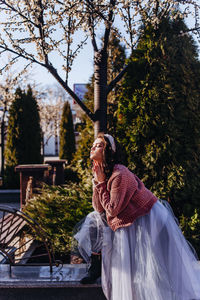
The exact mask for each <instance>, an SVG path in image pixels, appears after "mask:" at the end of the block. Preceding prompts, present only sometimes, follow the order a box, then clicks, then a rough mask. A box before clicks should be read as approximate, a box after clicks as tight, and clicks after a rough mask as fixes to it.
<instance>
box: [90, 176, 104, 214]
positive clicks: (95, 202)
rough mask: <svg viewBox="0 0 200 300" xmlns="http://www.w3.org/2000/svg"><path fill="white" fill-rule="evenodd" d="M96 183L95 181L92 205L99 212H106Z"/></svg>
mask: <svg viewBox="0 0 200 300" xmlns="http://www.w3.org/2000/svg"><path fill="white" fill-rule="evenodd" d="M96 186H97V185H96V184H95V183H94V181H93V195H92V206H93V208H94V210H96V211H98V212H99V213H102V212H104V208H103V206H102V205H101V202H100V199H99V193H98V190H97V189H96Z"/></svg>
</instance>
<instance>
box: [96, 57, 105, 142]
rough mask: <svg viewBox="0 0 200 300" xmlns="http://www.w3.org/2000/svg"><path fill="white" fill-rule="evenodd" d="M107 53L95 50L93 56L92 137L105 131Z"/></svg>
mask: <svg viewBox="0 0 200 300" xmlns="http://www.w3.org/2000/svg"><path fill="white" fill-rule="evenodd" d="M106 88H107V53H106V51H101V52H96V53H95V56H94V115H95V122H94V137H95V138H96V137H97V134H98V133H99V132H106V131H107V93H106Z"/></svg>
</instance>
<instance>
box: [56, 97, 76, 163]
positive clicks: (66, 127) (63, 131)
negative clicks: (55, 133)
mask: <svg viewBox="0 0 200 300" xmlns="http://www.w3.org/2000/svg"><path fill="white" fill-rule="evenodd" d="M74 153H75V135H74V126H73V119H72V112H71V108H70V104H69V102H65V104H64V106H63V112H62V118H61V124H60V153H59V157H60V158H63V159H67V161H68V163H70V162H71V160H72V158H73V155H74Z"/></svg>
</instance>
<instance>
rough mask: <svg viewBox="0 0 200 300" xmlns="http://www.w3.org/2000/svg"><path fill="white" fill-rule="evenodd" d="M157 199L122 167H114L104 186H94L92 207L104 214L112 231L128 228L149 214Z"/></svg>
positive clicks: (103, 183) (102, 184) (133, 175)
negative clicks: (139, 218) (136, 220)
mask: <svg viewBox="0 0 200 300" xmlns="http://www.w3.org/2000/svg"><path fill="white" fill-rule="evenodd" d="M157 200H158V199H157V198H156V196H154V195H153V194H152V192H151V191H150V190H148V189H147V188H146V187H145V186H144V184H143V182H142V181H141V180H140V179H139V178H138V177H137V176H136V175H135V174H133V173H132V172H130V171H129V170H128V169H127V168H126V167H125V166H123V165H115V166H114V169H113V173H112V175H111V177H110V178H109V180H108V181H107V182H102V183H99V184H96V185H95V184H94V187H93V197H92V204H93V207H94V209H95V210H96V211H98V212H99V213H101V212H104V211H105V212H106V217H107V222H108V225H109V226H110V228H111V229H112V230H114V231H115V230H117V229H118V228H120V227H126V226H130V225H131V224H132V223H133V222H134V220H135V219H136V218H138V217H140V216H143V215H145V214H147V213H149V211H150V209H151V208H152V206H153V204H154V203H155V202H156V201H157Z"/></svg>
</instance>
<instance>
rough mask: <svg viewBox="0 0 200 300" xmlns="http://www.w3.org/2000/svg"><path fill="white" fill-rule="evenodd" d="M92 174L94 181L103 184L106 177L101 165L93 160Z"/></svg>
mask: <svg viewBox="0 0 200 300" xmlns="http://www.w3.org/2000/svg"><path fill="white" fill-rule="evenodd" d="M92 171H93V174H94V180H95V181H97V182H103V181H105V180H106V175H105V173H104V170H103V165H102V164H100V163H99V162H97V161H96V160H93V168H92Z"/></svg>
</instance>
